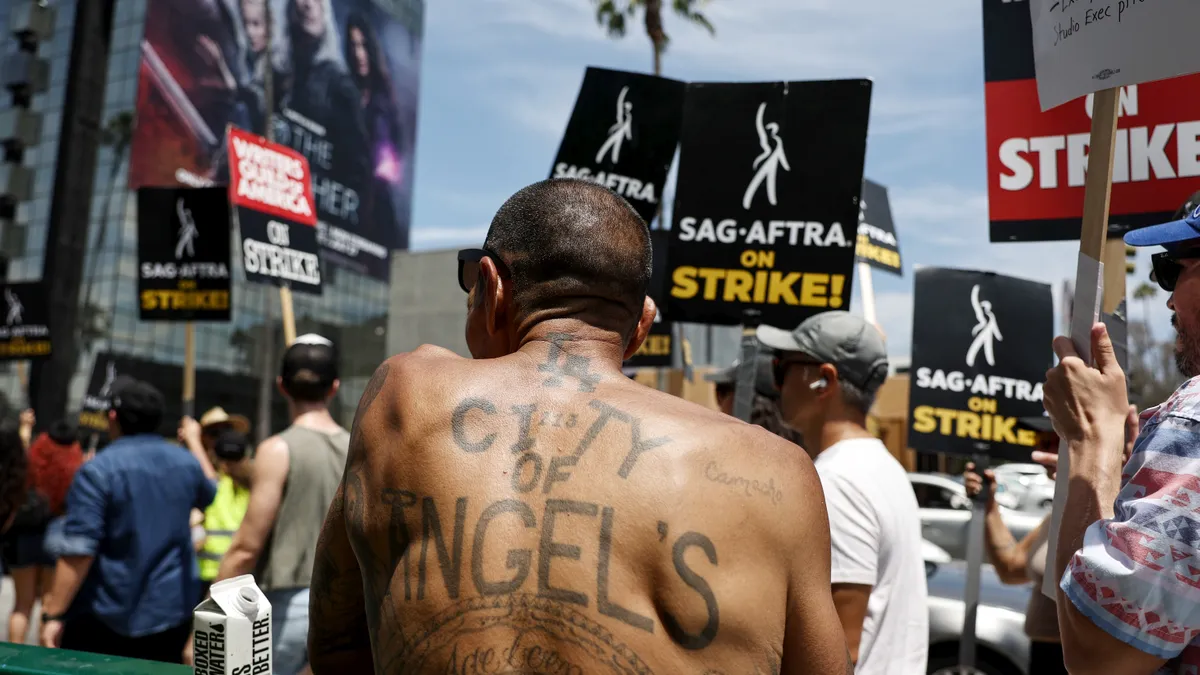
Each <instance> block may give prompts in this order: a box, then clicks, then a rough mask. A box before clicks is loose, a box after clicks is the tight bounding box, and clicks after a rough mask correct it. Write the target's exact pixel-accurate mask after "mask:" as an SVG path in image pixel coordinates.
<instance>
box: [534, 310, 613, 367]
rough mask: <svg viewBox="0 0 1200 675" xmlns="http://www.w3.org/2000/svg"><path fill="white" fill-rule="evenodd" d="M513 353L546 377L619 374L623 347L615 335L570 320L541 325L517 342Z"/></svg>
mask: <svg viewBox="0 0 1200 675" xmlns="http://www.w3.org/2000/svg"><path fill="white" fill-rule="evenodd" d="M519 344H520V347H519V348H518V349H517V353H520V354H526V355H528V356H529V357H530V358H531V359H533V360H534V361H536V362H537V363H538V367H539V368H541V369H542V370H545V371H546V372H547V373H554V372H557V373H562V374H565V375H571V374H572V373H591V374H593V375H611V374H613V373H619V372H620V370H621V363H622V360H623V358H624V356H625V344H624V341H623V340H622V338H621V336H620V335H618V334H617V333H615V332H612V331H607V330H604V329H601V328H596V327H594V326H589V325H587V324H585V323H584V322H582V321H578V320H574V319H555V320H551V321H542V322H540V323H538V324H537V325H535V326H534V327H533V328H531V329H529V330H528V331H527V332H526V333H525V334H524V335H523V336H522V337H521V338H520V340H519Z"/></svg>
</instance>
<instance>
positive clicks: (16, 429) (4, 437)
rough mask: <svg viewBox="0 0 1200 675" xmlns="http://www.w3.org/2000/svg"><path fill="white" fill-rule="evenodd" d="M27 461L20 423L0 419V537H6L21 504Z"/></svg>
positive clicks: (24, 491) (5, 418)
mask: <svg viewBox="0 0 1200 675" xmlns="http://www.w3.org/2000/svg"><path fill="white" fill-rule="evenodd" d="M28 466H29V458H28V457H27V456H26V454H25V442H24V440H23V439H22V438H21V431H20V422H18V421H17V420H16V419H12V418H10V417H0V534H6V533H7V532H8V530H9V528H10V527H11V526H12V524H13V521H14V520H16V517H17V511H18V510H19V509H20V508H21V504H22V503H24V501H25V495H26V489H25V486H26V475H27V471H28Z"/></svg>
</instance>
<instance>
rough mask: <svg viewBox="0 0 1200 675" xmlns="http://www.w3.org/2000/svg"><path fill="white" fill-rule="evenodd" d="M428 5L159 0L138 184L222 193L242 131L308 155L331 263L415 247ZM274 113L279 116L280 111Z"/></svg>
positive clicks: (373, 271)
mask: <svg viewBox="0 0 1200 675" xmlns="http://www.w3.org/2000/svg"><path fill="white" fill-rule="evenodd" d="M423 19H424V0H149V1H148V3H147V7H146V33H145V37H144V38H143V40H142V61H141V68H140V70H139V75H138V103H137V127H136V129H135V131H134V136H133V140H132V152H131V158H130V175H129V183H130V187H131V188H138V187H142V186H178V185H183V186H190V187H201V186H208V185H214V184H216V185H222V184H226V183H227V182H228V180H229V168H228V158H227V156H226V150H225V147H226V146H225V133H226V128H227V127H228V126H229V125H234V126H237V127H240V128H242V129H246V130H248V131H252V132H254V133H257V134H260V135H264V136H268V135H271V134H268V130H267V128H266V127H267V119H268V114H267V113H268V111H270V112H271V113H272V114H271V115H270V119H271V122H272V124H271V129H270V132H272V134H273V140H274V141H275V142H277V143H281V144H283V145H286V146H288V147H290V148H292V149H294V150H296V151H297V152H299V153H301V154H302V155H304V157H305V158H306V159H307V160H308V163H309V165H310V167H311V170H312V187H313V193H314V196H315V198H316V202H317V215H318V219H319V220H318V225H317V237H318V242H319V243H320V246H321V254H322V257H324V258H325V260H326V261H327V262H328V263H332V264H335V265H338V266H340V267H344V268H349V269H353V270H356V271H359V272H362V273H365V274H369V275H371V276H372V277H375V278H379V279H386V278H387V274H388V268H389V254H388V252H389V251H390V250H392V249H405V248H407V247H408V239H409V223H410V211H411V203H412V185H413V161H414V149H415V141H416V122H417V88H418V74H419V64H420V47H421V39H422V36H421V31H422V24H423ZM268 102H270V105H269V104H268Z"/></svg>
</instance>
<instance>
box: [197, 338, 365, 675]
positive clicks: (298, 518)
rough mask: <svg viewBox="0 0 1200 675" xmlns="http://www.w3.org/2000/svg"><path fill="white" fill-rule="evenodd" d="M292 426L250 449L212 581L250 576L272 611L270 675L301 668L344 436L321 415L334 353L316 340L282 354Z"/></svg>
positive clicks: (333, 382)
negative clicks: (243, 504)
mask: <svg viewBox="0 0 1200 675" xmlns="http://www.w3.org/2000/svg"><path fill="white" fill-rule="evenodd" d="M277 386H278V387H279V391H280V392H281V393H282V394H283V396H284V398H286V399H287V402H288V412H289V414H290V416H291V420H292V424H291V426H289V427H288V428H287V429H285V430H283V432H282V433H280V434H278V435H276V436H272V437H270V438H268V439H267V440H265V441H263V442H262V444H260V445H259V446H258V449H257V451H256V452H255V455H254V470H253V472H251V478H250V501H249V505H248V507H247V509H246V514H245V517H244V518H243V519H242V523H241V526H240V527H238V530H237V533H236V534H234V535H233V542H232V544H231V545H230V547H229V550H228V551H226V552H225V557H224V558H223V559H222V561H221V566H220V569H219V571H218V573H217V578H216V581H221V580H223V579H230V578H233V577H236V576H238V575H241V574H251V573H253V574H254V575H255V577H256V579H257V581H258V585H259V587H260V588H262V590H263V592H264V593H266V595H267V599H268V600H270V602H271V608H272V616H271V621H272V632H273V635H272V640H273V641H274V661H275V664H274V666H275V673H276V675H294V674H295V673H298V672H300V671H301V669H303V668H304V667H305V665H306V663H307V661H308V656H307V643H308V631H309V620H308V604H309V585H310V584H311V583H312V575H313V560H314V552H315V550H316V548H317V536H318V534H319V533H320V530H321V523H322V522H323V520H324V518H325V512H326V511H327V510H328V509H329V504H330V502H332V501H333V496H334V493H335V492H336V491H337V488H338V485H339V483H341V480H342V470H343V469H344V468H345V465H346V449H347V447H348V446H349V443H350V432H348V431H346V430H345V429H344V428H342V426H341V425H339V424H338V423H337V422H336V421H335V420H334V419H333V416H332V415H330V414H329V401H330V400H331V399H332V398H333V397H334V396H335V395H337V391H338V387H339V386H340V382H339V381H338V369H337V350H336V349H335V348H334V345H333V343H332V342H330V341H329V340H328V339H326V338H324V337H321V336H320V335H313V334H308V335H302V336H300V337H298V338H296V341H295V343H293V344H292V346H291V347H288V349H287V351H286V352H285V353H284V355H283V364H282V368H281V370H280V375H279V378H278V379H277Z"/></svg>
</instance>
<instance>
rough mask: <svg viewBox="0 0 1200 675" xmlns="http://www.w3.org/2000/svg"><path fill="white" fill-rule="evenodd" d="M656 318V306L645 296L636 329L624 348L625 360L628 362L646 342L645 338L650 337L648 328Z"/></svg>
mask: <svg viewBox="0 0 1200 675" xmlns="http://www.w3.org/2000/svg"><path fill="white" fill-rule="evenodd" d="M656 316H658V306H657V305H655V304H654V301H653V300H651V299H650V296H648V295H647V296H646V300H645V301H644V302H642V316H641V318H639V319H638V323H637V327H636V328H634V329H633V337H632V338H630V340H629V344H628V345H627V346H626V347H625V360H629V358H630V357H631V356H633V355H634V354H636V353H637V350H639V349H641V347H642V343H643V342H645V341H646V336H647V335H650V328H651V327H652V326H654V318H655V317H656Z"/></svg>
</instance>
